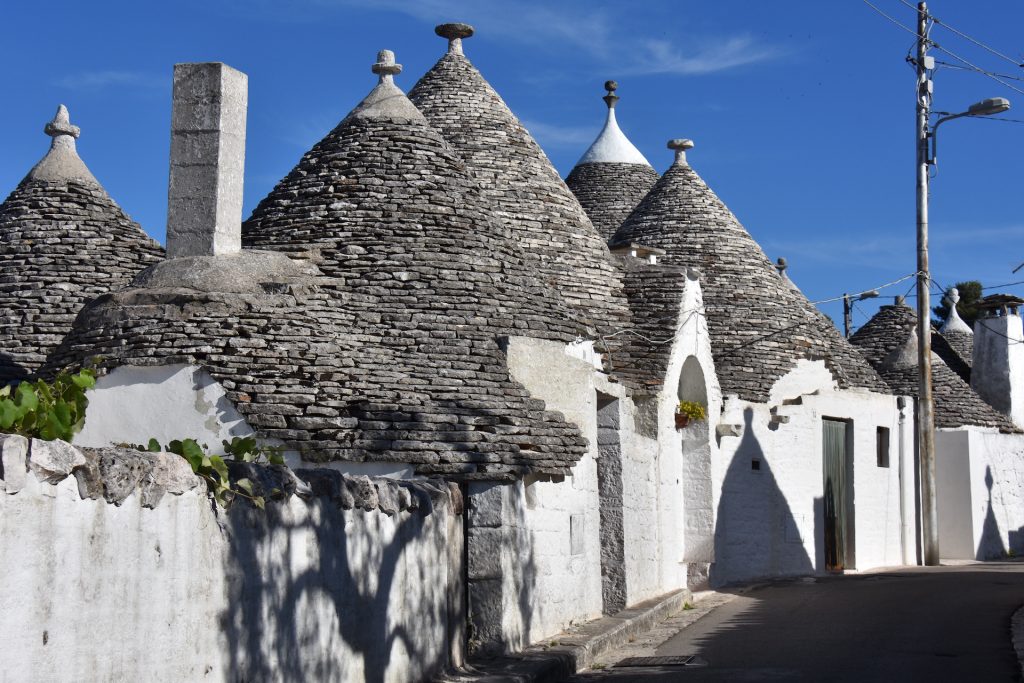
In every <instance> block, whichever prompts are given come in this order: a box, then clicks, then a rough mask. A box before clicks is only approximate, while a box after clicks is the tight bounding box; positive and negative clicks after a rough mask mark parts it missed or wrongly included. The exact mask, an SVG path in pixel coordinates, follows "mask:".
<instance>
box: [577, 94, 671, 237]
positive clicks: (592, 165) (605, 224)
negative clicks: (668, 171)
mask: <svg viewBox="0 0 1024 683" xmlns="http://www.w3.org/2000/svg"><path fill="white" fill-rule="evenodd" d="M617 88H618V84H617V83H616V82H615V81H608V82H606V83H605V89H606V90H607V91H608V94H607V95H605V96H604V100H605V103H607V104H608V119H607V120H606V121H605V125H604V128H603V129H602V130H601V133H600V135H598V137H597V139H596V140H595V141H594V142H593V144H592V145H591V146H590V148H589V149H588V150H587V152H586V153H585V154H584V155H583V157H582V158H581V159H580V160H579V161H578V162H576V165H575V166H574V167H573V169H572V171H570V172H569V175H568V177H566V179H565V184H566V185H567V186H568V187H569V189H570V190H572V193H573V194H574V195H575V196H576V199H577V200H579V202H580V205H581V206H583V210H584V211H586V212H587V216H588V217H589V218H590V221H591V222H592V223H593V224H594V227H595V228H597V230H598V232H600V233H601V236H602V237H604V238H605V239H606V240H607V239H610V238H611V237H612V236H613V235H614V234H615V231H616V230H618V229H619V226H620V225H622V222H623V221H624V220H626V217H627V216H629V214H630V213H631V212H632V211H633V209H634V208H636V205H637V204H639V203H640V200H641V199H643V198H644V196H645V195H646V194H647V193H648V192H650V191H651V188H653V187H654V184H655V183H656V182H658V172H657V171H655V170H654V169H653V168H652V167H651V164H650V163H649V162H648V161H647V159H646V158H644V156H643V155H642V154H640V151H639V150H637V149H636V147H634V146H633V143H631V142H630V141H629V140H628V139H627V138H626V136H625V134H624V133H623V132H622V131H621V130H620V129H619V126H618V123H617V122H616V120H615V103H616V102H617V101H618V100H619V96H618V95H615V94H614V93H615V90H616V89H617Z"/></svg>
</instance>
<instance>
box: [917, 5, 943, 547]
mask: <svg viewBox="0 0 1024 683" xmlns="http://www.w3.org/2000/svg"><path fill="white" fill-rule="evenodd" d="M928 47H929V42H928V6H927V5H926V4H925V3H923V2H919V3H918V4H917V65H916V66H917V129H916V132H917V362H918V383H917V391H918V399H917V413H918V415H917V452H918V466H919V471H920V473H921V532H922V536H923V537H924V538H923V540H922V541H923V545H924V563H925V564H926V565H929V566H934V565H937V564H939V517H938V510H937V509H936V504H935V403H934V400H933V398H932V326H931V298H930V296H929V291H930V288H931V277H930V273H929V268H928V166H929V161H930V154H929V126H928V116H929V115H930V114H931V105H932V87H933V86H932V80H931V71H932V69H933V68H934V66H935V61H934V57H929V56H928Z"/></svg>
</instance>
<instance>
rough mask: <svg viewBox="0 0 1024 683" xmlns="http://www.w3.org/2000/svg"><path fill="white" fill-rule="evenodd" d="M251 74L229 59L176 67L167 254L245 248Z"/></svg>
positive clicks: (218, 252) (175, 255)
mask: <svg viewBox="0 0 1024 683" xmlns="http://www.w3.org/2000/svg"><path fill="white" fill-rule="evenodd" d="M248 99H249V79H248V77H247V76H246V75H245V74H244V73H242V72H241V71H236V70H235V69H232V68H231V67H230V66H228V65H226V64H221V63H219V62H212V63H206V64H175V65H174V104H173V107H172V111H171V173H170V182H169V184H168V190H167V257H168V258H180V257H183V256H219V255H223V254H234V253H237V252H238V251H240V250H241V248H242V181H243V176H244V172H245V114H246V108H247V106H248Z"/></svg>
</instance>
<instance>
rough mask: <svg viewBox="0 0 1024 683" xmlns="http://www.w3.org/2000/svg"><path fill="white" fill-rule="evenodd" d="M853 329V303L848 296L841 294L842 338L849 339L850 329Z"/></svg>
mask: <svg viewBox="0 0 1024 683" xmlns="http://www.w3.org/2000/svg"><path fill="white" fill-rule="evenodd" d="M851 327H853V302H852V301H850V295H849V294H845V293H844V294H843V336H844V337H846V338H847V339H849V338H850V328H851Z"/></svg>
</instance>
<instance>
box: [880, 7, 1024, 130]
mask: <svg viewBox="0 0 1024 683" xmlns="http://www.w3.org/2000/svg"><path fill="white" fill-rule="evenodd" d="M866 1H867V0H865V2H866ZM929 42H930V43H931V44H932V47H934V48H935V49H936V50H940V51H942V52H945V53H946V54H947V55H949V56H950V57H952V58H953V59H956V60H958V61H961V62H963V63H964V64H966V65H967V66H969V67H971V68H972V69H974V70H975V71H977V72H978V73H980V74H982V75H984V76H988V77H989V78H991V79H992V80H993V81H995V82H996V83H999V84H1000V85H1002V86H1003V87H1004V88H1009V89H1010V90H1013V91H1014V92H1018V93H1020V94H1021V95H1024V90H1021V89H1020V88H1018V87H1017V86H1015V85H1011V84H1009V83H1007V82H1006V81H1004V80H1003V79H1001V78H999V77H998V76H996V75H995V74H994V73H992V72H991V71H986V70H985V69H982V68H981V67H980V66H978V65H977V64H975V63H973V62H970V61H968V60H966V59H964V58H963V57H961V56H960V55H958V54H957V53H955V52H953V51H952V50H950V49H949V48H945V47H942V46H941V45H939V44H938V43H936V42H935V41H929ZM979 118H984V117H979Z"/></svg>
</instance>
